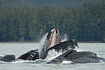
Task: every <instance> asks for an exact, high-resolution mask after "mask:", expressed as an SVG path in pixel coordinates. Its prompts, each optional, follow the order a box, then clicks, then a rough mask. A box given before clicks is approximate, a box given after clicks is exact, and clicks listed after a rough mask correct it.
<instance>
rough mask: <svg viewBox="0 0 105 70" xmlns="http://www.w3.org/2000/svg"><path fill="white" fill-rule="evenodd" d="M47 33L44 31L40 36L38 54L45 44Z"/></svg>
mask: <svg viewBox="0 0 105 70" xmlns="http://www.w3.org/2000/svg"><path fill="white" fill-rule="evenodd" d="M47 35H48V33H46V34H45V35H44V36H43V37H42V39H41V40H40V43H39V48H38V52H39V56H40V52H41V51H42V49H43V46H44V45H45V42H46V37H47Z"/></svg>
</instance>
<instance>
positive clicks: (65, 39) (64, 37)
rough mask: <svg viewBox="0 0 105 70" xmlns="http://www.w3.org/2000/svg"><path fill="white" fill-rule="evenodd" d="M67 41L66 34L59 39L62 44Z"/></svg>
mask: <svg viewBox="0 0 105 70" xmlns="http://www.w3.org/2000/svg"><path fill="white" fill-rule="evenodd" d="M67 40H68V36H67V34H64V35H63V37H62V38H61V42H64V41H67Z"/></svg>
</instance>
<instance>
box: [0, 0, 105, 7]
mask: <svg viewBox="0 0 105 70" xmlns="http://www.w3.org/2000/svg"><path fill="white" fill-rule="evenodd" d="M84 1H85V2H88V1H92V2H93V3H97V2H103V1H104V2H105V0H0V8H11V7H24V6H25V7H32V6H43V5H50V6H57V7H66V8H68V7H72V6H74V7H79V6H81V5H82V4H83V3H84Z"/></svg>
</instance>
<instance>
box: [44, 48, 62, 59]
mask: <svg viewBox="0 0 105 70" xmlns="http://www.w3.org/2000/svg"><path fill="white" fill-rule="evenodd" d="M61 54H62V51H59V52H57V51H55V49H52V50H50V51H49V52H48V55H47V57H46V58H45V60H46V61H50V60H52V59H54V58H56V57H57V56H59V55H61Z"/></svg>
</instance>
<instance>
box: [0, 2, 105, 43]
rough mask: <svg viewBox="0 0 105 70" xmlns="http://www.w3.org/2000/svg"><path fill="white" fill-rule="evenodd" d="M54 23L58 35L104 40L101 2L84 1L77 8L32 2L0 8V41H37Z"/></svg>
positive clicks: (103, 17)
mask: <svg viewBox="0 0 105 70" xmlns="http://www.w3.org/2000/svg"><path fill="white" fill-rule="evenodd" d="M53 27H56V28H57V29H58V30H59V32H60V34H61V36H62V35H64V34H65V33H66V34H67V36H68V39H72V38H75V39H77V40H78V41H86V42H88V41H98V42H105V31H104V30H105V3H97V4H93V2H84V4H83V6H81V7H80V8H74V7H71V8H64V7H63V8H62V7H55V6H47V5H44V6H33V7H23V8H1V9H0V42H9V41H38V39H39V38H40V37H41V36H43V34H45V33H47V32H49V31H50V29H51V28H53Z"/></svg>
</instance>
